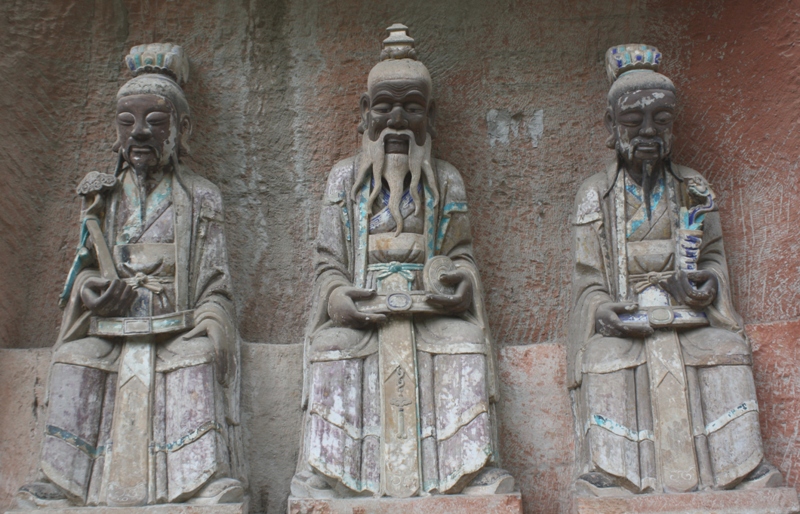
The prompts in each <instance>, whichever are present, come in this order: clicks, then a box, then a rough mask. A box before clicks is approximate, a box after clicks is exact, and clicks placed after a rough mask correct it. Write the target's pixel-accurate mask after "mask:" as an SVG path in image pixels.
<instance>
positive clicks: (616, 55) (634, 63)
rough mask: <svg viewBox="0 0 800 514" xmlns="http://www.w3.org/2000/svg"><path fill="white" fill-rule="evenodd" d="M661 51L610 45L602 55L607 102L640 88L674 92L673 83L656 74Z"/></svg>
mask: <svg viewBox="0 0 800 514" xmlns="http://www.w3.org/2000/svg"><path fill="white" fill-rule="evenodd" d="M660 65H661V52H659V51H658V48H656V47H654V46H650V45H643V44H628V45H617V46H612V47H611V48H609V49H608V51H607V52H606V73H607V74H608V80H609V82H610V83H611V89H609V91H608V101H609V103H613V102H615V101H616V100H617V99H618V98H619V97H620V96H621V95H623V94H625V93H630V92H633V91H637V90H640V89H665V90H668V91H673V92H674V91H675V84H673V83H672V81H671V80H670V79H668V78H667V77H665V76H664V75H662V74H660V73H658V68H659V66H660Z"/></svg>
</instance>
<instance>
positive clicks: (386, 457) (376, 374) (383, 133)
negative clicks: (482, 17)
mask: <svg viewBox="0 0 800 514" xmlns="http://www.w3.org/2000/svg"><path fill="white" fill-rule="evenodd" d="M388 31H389V34H390V35H389V37H388V38H387V39H386V40H385V41H384V45H383V51H382V53H381V58H382V61H381V62H380V63H379V64H377V65H376V66H375V67H374V68H373V69H372V70H371V71H370V73H369V78H368V81H367V92H366V93H365V94H364V95H363V96H362V98H361V117H362V123H361V125H360V127H359V132H361V133H362V134H363V136H362V151H361V153H360V154H359V155H357V156H355V157H353V158H349V159H346V160H344V161H342V162H339V163H337V164H336V165H335V166H334V167H333V169H332V170H331V172H330V175H329V176H328V183H327V186H326V189H325V195H324V199H323V203H322V211H321V215H320V222H319V232H318V236H317V243H316V263H315V277H314V293H313V294H314V296H313V307H312V313H311V319H310V323H309V327H308V331H307V336H306V343H305V385H304V408H305V417H304V426H303V430H304V434H303V445H302V450H301V455H300V461H299V465H298V470H297V474H296V475H295V477H294V479H293V481H292V494H293V495H294V496H295V497H300V498H308V497H312V498H335V497H341V496H353V495H359V494H364V495H374V496H384V495H386V496H393V497H409V496H418V495H426V494H431V493H458V492H462V491H463V492H464V493H474V494H491V493H507V492H510V491H511V490H512V489H513V486H514V481H513V478H511V476H510V475H509V474H508V473H507V472H505V471H503V470H501V469H499V468H497V467H494V466H497V463H498V452H497V449H498V448H497V443H496V422H495V416H494V402H495V400H496V394H497V389H496V375H495V365H494V358H493V350H492V344H491V338H490V336H489V331H488V326H487V322H486V313H485V311H484V305H483V299H482V290H481V282H480V278H479V275H478V270H477V267H476V265H475V261H474V259H473V256H472V244H471V241H472V239H471V236H470V228H469V220H468V217H467V201H466V200H467V199H466V194H465V190H464V183H463V181H462V179H461V176H460V175H459V173H458V171H457V170H456V169H455V168H454V167H453V166H452V165H450V164H448V163H446V162H444V161H441V160H438V159H433V158H431V139H432V138H433V137H434V136H435V130H434V121H435V112H436V111H435V104H434V101H433V88H432V83H431V77H430V74H429V72H428V70H427V68H426V67H425V66H424V65H423V64H422V63H421V62H419V61H418V60H417V59H416V50H415V49H414V40H413V39H411V38H410V37H409V36H408V34H407V27H405V26H403V25H393V26H392V27H389V29H388Z"/></svg>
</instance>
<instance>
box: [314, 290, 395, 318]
mask: <svg viewBox="0 0 800 514" xmlns="http://www.w3.org/2000/svg"><path fill="white" fill-rule="evenodd" d="M373 296H375V291H373V290H370V289H361V288H359V287H351V286H339V287H337V288H336V289H334V290H333V292H332V293H331V296H330V298H329V299H328V316H330V317H331V320H333V322H334V323H335V324H336V325H339V326H342V327H349V328H364V327H366V326H368V325H372V324H380V323H384V322H386V316H385V315H384V314H374V313H370V314H367V313H364V312H361V311H359V310H358V307H356V303H355V300H369V299H370V298H372V297H373Z"/></svg>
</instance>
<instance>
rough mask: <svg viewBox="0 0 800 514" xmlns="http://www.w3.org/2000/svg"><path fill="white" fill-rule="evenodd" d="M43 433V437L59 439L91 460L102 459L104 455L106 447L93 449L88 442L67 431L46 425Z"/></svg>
mask: <svg viewBox="0 0 800 514" xmlns="http://www.w3.org/2000/svg"><path fill="white" fill-rule="evenodd" d="M44 433H45V435H49V436H52V437H55V438H57V439H61V440H62V441H64V442H65V443H67V444H68V445H70V446H73V447H75V448H77V449H79V450H80V451H82V452H83V453H85V454H86V455H88V456H89V457H91V458H92V459H96V458H98V457H102V456H103V455H105V454H106V447H105V446H98V447H94V446H92V445H91V444H89V442H88V441H87V440H86V439H84V438H82V437H80V436H77V435H75V434H73V433H72V432H70V431H69V430H64V429H63V428H58V427H56V426H53V425H47V426H46V427H45V432H44Z"/></svg>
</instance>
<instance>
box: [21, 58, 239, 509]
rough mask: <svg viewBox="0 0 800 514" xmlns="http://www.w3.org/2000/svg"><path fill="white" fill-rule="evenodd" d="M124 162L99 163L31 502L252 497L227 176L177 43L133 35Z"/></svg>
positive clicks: (121, 128)
mask: <svg viewBox="0 0 800 514" xmlns="http://www.w3.org/2000/svg"><path fill="white" fill-rule="evenodd" d="M126 62H127V64H128V67H129V68H130V70H131V71H132V73H133V75H134V78H133V79H131V80H130V81H128V82H127V83H126V84H125V85H124V86H122V88H121V89H120V90H119V92H118V93H117V114H116V123H117V142H116V143H115V144H114V146H113V150H114V151H115V152H117V154H118V161H117V166H116V170H115V172H114V174H113V175H112V174H105V173H98V172H91V173H89V174H88V175H87V176H86V178H84V179H83V181H82V182H81V183H80V185H79V186H78V194H79V195H81V196H82V197H83V208H82V211H81V235H80V245H79V247H78V253H77V256H76V259H75V263H74V265H73V268H72V271H71V272H70V274H69V276H68V279H67V284H66V286H65V288H64V292H63V293H62V306H63V307H64V308H65V310H64V317H63V321H62V325H61V330H60V333H59V335H58V340H57V341H56V344H55V347H54V349H53V362H52V366H51V372H50V381H49V386H48V397H49V409H48V418H47V423H46V429H45V436H44V444H43V447H42V454H41V472H42V478H41V480H40V481H39V482H35V483H32V484H29V485H26V486H23V487H22V488H21V489H20V491H19V493H18V495H17V500H16V501H17V504H18V506H20V507H23V508H37V507H61V506H72V505H74V506H82V505H89V506H93V505H108V506H140V505H147V504H154V503H180V502H188V503H194V504H200V505H204V504H205V505H208V504H216V503H236V502H240V501H241V500H242V498H243V494H244V485H243V482H242V481H241V479H242V471H241V460H240V459H241V446H240V439H241V436H240V433H239V428H238V425H239V389H240V386H239V384H240V374H239V342H238V337H237V332H236V328H235V322H234V310H233V301H232V295H231V281H230V275H229V273H228V262H227V250H226V248H225V236H224V222H223V214H222V199H221V197H220V192H219V190H218V189H217V188H216V187H215V186H214V185H213V184H211V183H210V182H208V181H207V180H206V179H204V178H201V177H200V176H198V175H195V174H194V173H193V172H192V171H191V170H190V169H189V168H188V167H187V166H186V165H185V164H184V163H183V162H182V159H181V158H182V157H183V156H184V155H185V154H186V153H187V151H188V145H187V140H188V138H189V135H190V133H191V129H192V122H191V117H190V113H189V105H188V104H187V102H186V97H185V96H184V93H183V90H182V89H181V85H183V84H184V83H185V81H186V80H187V78H188V71H189V63H188V61H187V59H186V57H185V56H184V53H183V50H182V49H181V47H179V46H174V45H172V44H149V45H142V46H137V47H134V48H132V49H131V52H130V55H128V56H127V58H126Z"/></svg>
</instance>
